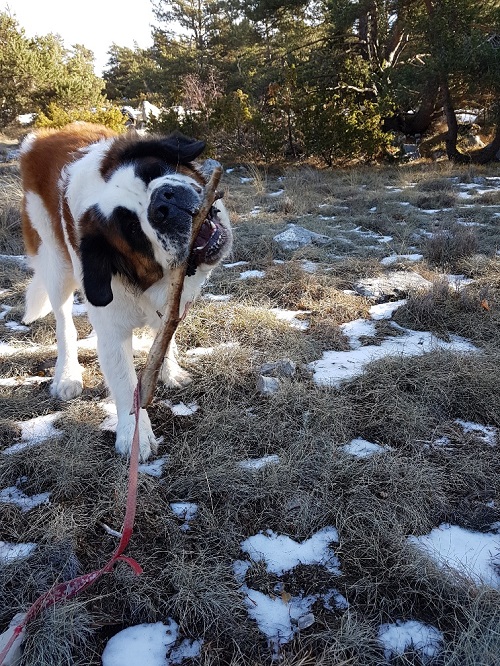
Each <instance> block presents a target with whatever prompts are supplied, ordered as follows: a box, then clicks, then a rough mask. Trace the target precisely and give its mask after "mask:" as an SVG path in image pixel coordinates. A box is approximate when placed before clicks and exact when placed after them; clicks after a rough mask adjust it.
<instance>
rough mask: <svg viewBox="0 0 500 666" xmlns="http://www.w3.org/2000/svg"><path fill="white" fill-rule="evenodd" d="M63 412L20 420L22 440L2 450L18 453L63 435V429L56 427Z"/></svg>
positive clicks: (8, 452) (5, 452) (4, 452)
mask: <svg viewBox="0 0 500 666" xmlns="http://www.w3.org/2000/svg"><path fill="white" fill-rule="evenodd" d="M62 414H63V412H55V413H54V414H46V415H45V416H36V417H35V418H33V419H29V420H28V421H18V422H17V424H16V425H18V426H19V427H20V428H21V441H20V442H18V443H17V444H13V445H12V446H9V447H7V448H6V449H4V450H3V451H2V453H3V454H4V455H12V454H13V453H18V452H19V451H22V450H23V449H26V448H29V447H30V446H37V445H38V444H41V443H42V442H44V441H46V440H47V439H53V438H54V437H61V436H62V434H63V433H62V431H61V430H58V429H57V428H55V427H54V421H57V419H58V418H60V417H61V415H62Z"/></svg>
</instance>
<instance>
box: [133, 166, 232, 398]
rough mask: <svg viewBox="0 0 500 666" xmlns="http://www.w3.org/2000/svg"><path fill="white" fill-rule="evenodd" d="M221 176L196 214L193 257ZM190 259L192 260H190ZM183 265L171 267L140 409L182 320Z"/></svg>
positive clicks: (217, 172) (211, 184)
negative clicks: (195, 243)
mask: <svg viewBox="0 0 500 666" xmlns="http://www.w3.org/2000/svg"><path fill="white" fill-rule="evenodd" d="M221 176H222V167H220V166H218V167H216V168H215V169H214V171H213V172H212V175H211V176H210V180H209V181H208V183H207V184H206V186H205V194H204V198H203V202H202V204H201V208H200V210H199V212H198V214H197V215H195V216H194V217H193V232H192V236H191V245H190V254H191V252H192V251H193V247H194V242H195V240H196V237H197V236H198V234H199V232H200V229H201V227H202V224H203V222H204V221H205V220H206V218H207V216H208V214H209V212H210V208H211V207H212V205H213V203H214V201H215V199H216V198H217V194H216V190H217V187H218V185H219V181H220V179H221ZM188 260H189V257H188ZM188 260H186V261H185V262H184V263H183V264H181V265H180V266H177V267H176V268H172V269H171V270H170V273H169V279H168V285H167V302H166V304H165V314H164V315H163V319H162V322H161V325H160V328H159V329H158V333H157V334H156V337H155V339H154V341H153V344H152V345H151V349H150V350H149V354H148V358H147V359H146V365H145V366H144V370H143V371H142V373H141V377H140V402H141V407H147V406H148V405H149V404H150V402H151V400H152V399H153V394H154V391H155V388H156V383H157V381H158V375H159V374H160V368H161V364H162V363H163V359H164V358H165V354H166V352H167V348H168V345H169V344H170V341H171V340H172V337H173V335H174V333H175V331H176V329H177V326H178V325H179V322H180V321H181V319H182V315H180V314H179V308H180V302H181V295H182V287H183V285H184V278H185V276H186V269H187V261H188Z"/></svg>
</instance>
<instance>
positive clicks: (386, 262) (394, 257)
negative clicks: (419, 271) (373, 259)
mask: <svg viewBox="0 0 500 666" xmlns="http://www.w3.org/2000/svg"><path fill="white" fill-rule="evenodd" d="M423 258H424V255H423V254H391V255H390V256H389V257H384V258H383V259H381V260H380V263H381V264H382V265H383V266H392V265H393V264H397V263H398V261H421V260H422V259H423Z"/></svg>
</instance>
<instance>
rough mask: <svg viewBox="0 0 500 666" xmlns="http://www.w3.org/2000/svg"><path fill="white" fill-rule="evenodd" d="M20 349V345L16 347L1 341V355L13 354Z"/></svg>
mask: <svg viewBox="0 0 500 666" xmlns="http://www.w3.org/2000/svg"><path fill="white" fill-rule="evenodd" d="M19 351H20V349H19V347H14V346H13V345H11V344H9V343H8V342H0V356H13V355H14V354H17V353H18V352H19Z"/></svg>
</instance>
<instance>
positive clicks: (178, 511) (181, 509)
mask: <svg viewBox="0 0 500 666" xmlns="http://www.w3.org/2000/svg"><path fill="white" fill-rule="evenodd" d="M170 508H171V509H172V513H174V514H175V515H176V516H177V518H180V519H181V520H183V521H184V524H183V525H181V530H182V531H183V532H187V530H189V521H190V520H193V518H194V517H195V516H196V514H197V513H198V505H197V504H194V503H193V502H171V503H170Z"/></svg>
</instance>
